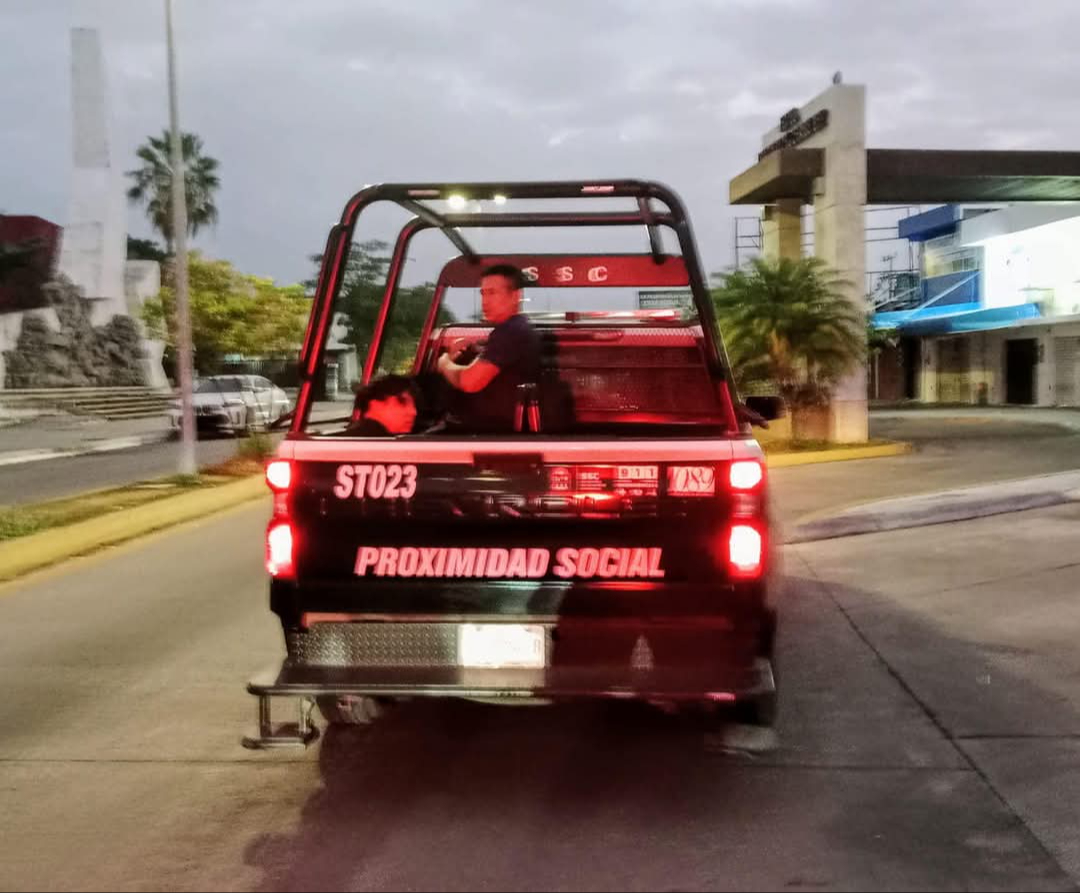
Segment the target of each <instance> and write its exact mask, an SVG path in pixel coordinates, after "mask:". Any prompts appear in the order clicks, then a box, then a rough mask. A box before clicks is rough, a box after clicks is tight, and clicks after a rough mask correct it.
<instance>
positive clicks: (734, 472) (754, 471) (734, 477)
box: [728, 459, 765, 490]
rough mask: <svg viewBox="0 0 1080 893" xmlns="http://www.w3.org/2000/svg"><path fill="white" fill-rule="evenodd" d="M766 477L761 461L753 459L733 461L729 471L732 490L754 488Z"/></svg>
mask: <svg viewBox="0 0 1080 893" xmlns="http://www.w3.org/2000/svg"><path fill="white" fill-rule="evenodd" d="M764 478H765V472H764V470H763V469H762V467H761V463H760V462H757V461H755V460H753V459H749V460H740V461H738V462H732V463H731V466H730V468H729V471H728V482H729V483H730V484H731V489H732V490H753V489H754V488H755V487H756V486H757V485H758V484H760V483H761V482H762V480H763V479H764Z"/></svg>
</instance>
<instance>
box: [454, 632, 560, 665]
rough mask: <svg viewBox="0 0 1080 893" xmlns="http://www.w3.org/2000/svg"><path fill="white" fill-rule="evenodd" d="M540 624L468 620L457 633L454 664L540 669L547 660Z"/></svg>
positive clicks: (544, 640) (544, 638)
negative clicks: (456, 654) (524, 624)
mask: <svg viewBox="0 0 1080 893" xmlns="http://www.w3.org/2000/svg"><path fill="white" fill-rule="evenodd" d="M546 642H547V637H546V636H545V635H544V628H543V627H542V626H523V625H519V624H514V623H487V624H478V623H470V624H466V625H464V626H462V627H461V632H460V634H459V636H458V663H459V665H460V666H462V667H483V668H485V669H498V670H503V669H510V668H527V669H537V668H542V667H544V666H545V665H546V663H547V649H546V647H545V645H546Z"/></svg>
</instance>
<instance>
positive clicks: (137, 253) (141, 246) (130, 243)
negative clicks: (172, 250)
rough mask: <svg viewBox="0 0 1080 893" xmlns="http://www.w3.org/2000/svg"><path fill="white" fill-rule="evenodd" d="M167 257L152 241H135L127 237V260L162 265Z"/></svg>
mask: <svg viewBox="0 0 1080 893" xmlns="http://www.w3.org/2000/svg"><path fill="white" fill-rule="evenodd" d="M168 256H169V255H168V254H166V253H165V249H164V248H162V247H161V246H160V245H159V244H158V243H157V242H155V241H154V240H153V239H136V238H133V237H132V236H128V240H127V257H128V260H156V261H157V262H158V263H159V264H160V263H164V262H165V259H166V258H167V257H168Z"/></svg>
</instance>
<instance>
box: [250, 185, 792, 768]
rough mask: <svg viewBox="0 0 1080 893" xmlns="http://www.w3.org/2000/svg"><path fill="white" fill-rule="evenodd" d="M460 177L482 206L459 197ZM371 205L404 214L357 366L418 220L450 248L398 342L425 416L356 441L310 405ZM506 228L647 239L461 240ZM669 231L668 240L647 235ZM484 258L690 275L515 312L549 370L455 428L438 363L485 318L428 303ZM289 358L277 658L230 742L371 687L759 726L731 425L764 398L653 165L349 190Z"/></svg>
mask: <svg viewBox="0 0 1080 893" xmlns="http://www.w3.org/2000/svg"><path fill="white" fill-rule="evenodd" d="M455 197H465V198H466V199H468V200H469V201H472V202H475V203H479V204H480V206H481V208H483V205H484V203H488V204H490V206H491V207H490V209H487V210H479V211H477V210H473V211H471V212H469V213H464V212H460V211H457V212H456V211H455V210H454V208H455V204H456V205H457V206H460V204H461V201H460V199H457V200H455ZM597 199H605V200H606V201H603V202H598V201H596V200H597ZM518 200H520V201H521V202H522V203H523V204H524V205H525V209H524V210H520V211H519V210H515V209H514V208H513V204H512V203H513V202H517V201H518ZM616 200H621V202H622V205H624V206H625V207H623V206H618V207H613V206H615V205H616V204H617V203H616ZM379 202H391V203H395V204H396V205H398V206H399V207H401V208H405V209H406V210H407V211H408V212H409V214H410V215H411V217H410V218H409V220H408V222H407V223H406V224H405V225H404V226H403V227H402V229H401V232H400V234H399V235H398V238H397V242H396V244H395V246H394V252H393V255H392V258H391V261H390V264H389V269H388V272H387V281H386V284H385V290H384V292H383V296H382V300H381V303H380V305H379V307H378V310H377V314H376V323H375V326H374V333H373V336H372V341H371V346H370V349H369V351H368V354H367V357H366V360H365V363H364V369H363V377H364V381H365V382H366V381H368V380H369V379H371V377H372V376H373V375H374V373H375V370H376V369H377V368H378V365H379V359H380V352H381V350H382V347H383V342H384V341H385V336H386V332H387V328H388V324H389V323H390V322H391V321H392V310H393V307H394V301H395V297H396V295H397V294H398V291H399V285H400V279H401V275H402V269H403V265H404V260H405V258H406V257H407V256H408V251H409V246H410V242H411V240H412V239H413V237H414V236H415V235H416V234H417V233H420V232H423V231H425V230H434V231H438V232H441V233H442V234H443V235H445V236H446V237H447V238H448V239H449V240H450V241H451V242H452V243H453V244H454V246H455V247H456V248H457V250H458V252H459V254H458V255H457V256H456V257H454V258H452V259H451V260H450V261H449V262H447V263H446V264H445V266H443V267H442V270H441V272H440V274H439V276H438V279H437V282H436V283H435V287H434V289H433V293H432V298H431V306H430V309H429V311H428V312H427V316H426V319H425V320H424V323H423V328H422V331H421V332H420V334H419V339H418V342H417V347H416V354H415V360H414V363H413V373H414V375H416V377H417V381H419V382H421V384H422V385H424V391H425V396H426V397H427V399H426V400H425V401H424V403H425V408H424V412H426V413H429V414H430V415H431V417H430V418H428V419H426V421H424V423H423V424H421V425H418V429H417V433H412V434H407V435H402V436H397V437H375V438H358V437H351V436H349V435H348V433H347V430H346V429H343V428H342V427H341V426H338V427H337V428H334V426H333V425H329V426H328V425H327V424H325V423H313V422H311V420H310V416H311V410H312V404H313V401H314V399H315V394H316V385H317V382H318V381H319V376H320V370H321V369H322V366H323V364H324V362H325V356H326V349H327V341H328V332H329V331H330V329H331V327H332V325H333V321H334V316H335V313H336V311H335V300H336V297H337V295H338V293H339V291H340V290H341V285H342V278H343V271H344V269H345V266H346V264H347V262H348V255H349V251H350V247H351V246H352V243H353V238H354V236H353V232H354V228H355V226H356V222H357V218H358V217H359V215H360V213H361V212H362V211H363V210H364V209H365V208H367V207H369V206H371V205H373V204H376V203H379ZM582 205H584V206H586V208H584V209H583V208H582V207H581V206H582ZM446 206H448V207H446ZM504 206H506V207H504ZM591 206H597V207H598V209H597V210H593V209H592V207H591ZM500 227H505V228H510V229H513V230H515V231H517V232H525V233H526V234H529V235H532V234H534V233H535V232H537V231H539V230H542V229H543V228H546V227H555V228H569V227H573V228H575V229H574V230H572V231H573V232H575V233H577V232H583V231H584V230H582V229H581V228H585V227H599V228H611V227H636V228H638V229H639V230H640V231H641V233H642V235H643V236H644V237H645V238H644V239H643V245H644V246H645V250H644V251H642V252H641V253H640V254H611V253H606V254H605V253H591V254H566V253H559V254H551V253H535V252H532V253H520V254H514V253H494V252H480V251H477V250H474V249H473V247H472V245H471V244H470V242H469V241H468V239H467V238H466V234H468V233H469V230H470V229H476V230H481V229H482V230H483V232H484V233H490V232H491V231H493V230H496V229H498V228H500ZM470 235H471V234H470ZM665 236H666V237H667V238H668V239H669V240H671V239H672V237H673V240H674V243H677V246H678V249H679V250H678V253H675V252H671V253H668V252H667V251H665V250H664V238H665ZM494 263H510V264H513V265H515V266H516V267H517V268H518V269H520V270H522V271H523V272H524V274H525V276H526V277H527V279H528V280H529V281H530V283H531V286H532V287H535V288H537V289H551V290H555V289H560V288H566V289H573V291H572V294H574V295H578V294H585V295H593V294H599V293H600V292H599V291H597V292H593V291H586V289H589V290H592V289H596V290H603V289H620V288H621V289H624V290H625V289H664V290H666V291H667V292H668V293H670V292H672V291H674V292H675V293H677V294H680V295H685V296H686V301H687V308H686V310H685V311H684V310H681V309H679V308H669V309H658V310H627V309H622V310H615V311H612V310H598V311H596V310H594V311H590V310H586V309H581V310H569V311H558V312H550V313H536V314H533V315H532V317H531V319H532V324H533V325H534V326H535V327H536V328H537V330H538V331H539V333H540V337H541V343H542V345H543V350H542V362H541V372H540V375H539V381H538V382H536V383H535V384H532V385H528V384H526V385H522V386H520V387H519V388H518V391H519V392H520V393H519V397H518V399H519V405H518V411H517V413H516V415H515V425H514V430H513V431H512V432H508V433H502V434H490V433H475V432H470V431H468V430H467V429H463V428H462V427H461V426H453V425H446V424H440V423H439V421H440V420H439V418H438V412H437V410H438V407H437V403H438V400H439V396H438V394H437V391H438V389H437V388H432V387H431V383H432V382H433V381H434V380H436V379H437V378H438V376H437V375H436V374H435V372H434V370H435V368H436V364H437V360H438V358H439V356H440V354H441V353H442V352H443V351H444V350H445V349H446V348H447V347H448V346H449V345H450V344H452V343H455V344H460V341H461V339H464V340H466V341H471V342H483V340H484V339H485V337H486V336H487V334H488V332H489V327H488V326H487V325H485V324H481V323H462V324H459V323H453V324H449V325H445V324H443V325H441V324H439V322H438V320H439V310H440V307H441V306H442V304H443V301H444V299H445V298H446V296H447V294H448V292H450V291H452V290H455V289H457V290H461V289H466V290H468V289H473V290H475V288H476V287H477V286H478V285H479V278H480V274H481V271H482V270H483V269H485V268H486V267H487V266H488V265H490V264H494ZM531 291H532V288H531V287H530V289H528V290H527V293H528V292H531ZM565 294H571V292H566V293H565ZM646 294H647V292H646ZM575 300H577V299H575ZM581 303H582V304H585V303H594V304H595V303H602V302H587V301H586V300H585V299H584V298H582V299H581ZM300 363H301V375H302V380H303V386H302V388H301V390H300V393H299V396H298V399H297V406H296V410H295V412H294V414H293V417H292V419H291V428H290V430H289V432H288V435H287V436H286V438H285V439H284V441H283V442H282V443H281V445H280V448H279V450H278V454H277V457H276V458H275V459H274V460H273V461H271V462H270V463H269V464H268V466H267V471H266V477H267V482H268V484H269V486H270V489H271V490H272V491H273V517H272V519H271V521H270V523H269V526H268V529H267V534H266V565H267V569H268V571H269V574H270V578H271V579H270V607H271V609H272V610H273V612H274V613H275V614H276V615H277V616H278V617H279V618H280V621H281V625H282V629H283V631H284V639H285V647H286V653H287V656H286V658H285V660H284V662H283V664H282V665H281V666H280V668H275V669H274V670H272V671H271V672H268V673H266V674H264V675H263V676H260V677H257V678H256V679H254V680H253V681H252V682H250V683H249V686H248V690H249V691H250V692H251V693H252V694H253V695H255V696H256V697H257V699H258V733H257V734H256V735H254V736H252V737H250V738H248V739H245V744H246V745H248V746H251V747H270V746H279V745H287V744H288V745H292V744H306V743H308V742H309V741H311V740H313V739H314V738H315V737H316V736H317V730H316V727H315V725H314V723H313V722H312V718H311V713H312V710H313V706H314V705H317V706H318V708H319V709H320V711H321V712H322V714H323V717H324V718H325V719H326V721H327V722H330V723H349V722H356V721H361V720H362V719H363V718H364V717H365V716H366V713H367V708H366V706H365V705H368V704H370V703H372V702H373V701H378V700H379V699H396V698H401V697H417V696H440V697H445V696H450V697H460V698H476V699H501V698H506V699H517V698H525V699H544V700H562V699H571V698H624V699H638V700H643V701H647V702H651V703H658V704H663V705H674V706H676V707H685V708H687V709H692V710H694V711H700V712H701V713H702V714H703V715H718V714H719V715H720V716H723V715H724V714H727V715H731V714H733V713H734V714H735V715H737V716H739V717H741V718H742V720H743V721H748V722H756V723H761V724H769V723H771V722H772V720H773V717H774V714H775V709H776V682H775V676H774V670H773V643H774V638H775V631H776V611H775V606H774V604H773V601H772V599H771V598H770V578H771V576H772V561H771V558H770V553H771V550H772V546H773V543H772V538H771V536H770V525H769V515H768V498H767V490H766V471H765V465H764V458H763V454H762V451H761V449H760V447H759V446H758V444H757V442H756V441H755V440H754V439H753V437H752V436H751V434H750V427H749V424H748V422H747V421H746V420H747V419H748V418H750V417H754V416H756V415H757V414H759V413H760V414H762V415H766V416H767V415H768V414H769V413H768V408H767V406H763V405H758V406H753V401H751V400H748V401H747V404H749V405H751V406H753V409H750V408H749V407H748V406H744V405H743V403H741V402H740V401H739V399H738V395H737V393H736V390H735V385H734V382H733V380H732V377H731V373H730V370H729V367H728V363H727V360H726V356H725V353H724V349H723V344H722V341H721V339H720V335H719V331H718V329H717V325H716V321H715V319H714V316H713V310H712V304H711V302H710V299H709V295H708V291H707V287H706V283H705V279H704V277H703V275H702V268H701V264H700V262H699V260H698V256H697V251H696V247H695V244H694V239H693V234H692V231H691V228H690V223H689V220H688V218H687V215H686V212H685V210H684V208H683V205H682V203H681V202H680V200H679V199H678V197H677V196H676V195H675V194H674V193H673V192H672V191H671V190H669V189H667V188H666V187H663V186H661V185H659V184H656V183H651V182H645V181H608V182H588V183H584V182H574V183H565V182H563V183H518V184H511V183H502V184H495V183H488V184H454V185H443V184H422V185H383V186H372V187H367V188H365V189H364V190H362V191H361V192H360V193H359V194H357V195H356V196H355V197H354V198H353V199H352V200H351V201H350V202H349V204H348V205H347V207H346V209H345V212H344V214H343V216H342V220H341V222H340V224H338V225H337V226H335V227H334V228H333V230H332V231H331V234H330V237H329V240H328V243H327V247H326V252H325V254H324V259H323V267H322V271H321V274H320V278H319V283H318V288H317V293H316V296H315V300H314V306H313V309H312V314H311V319H310V322H309V325H308V332H307V336H306V339H305V344H304V348H303V350H302V353H301V357H300ZM439 380H440V381H441V379H439ZM433 404H435V405H434V408H433ZM283 698H293V699H295V700H296V702H297V703H298V705H299V716H298V718H297V720H296V721H293V722H286V723H278V722H276V721H275V720H274V719H273V718H272V716H271V705H272V703H273V702H274V701H275V700H276V699H283ZM723 705H728V706H727V708H726V709H722V710H718V708H722V707H723Z"/></svg>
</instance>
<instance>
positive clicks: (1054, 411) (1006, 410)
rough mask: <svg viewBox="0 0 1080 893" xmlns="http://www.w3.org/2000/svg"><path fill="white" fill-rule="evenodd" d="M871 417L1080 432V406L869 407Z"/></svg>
mask: <svg viewBox="0 0 1080 893" xmlns="http://www.w3.org/2000/svg"><path fill="white" fill-rule="evenodd" d="M870 417H871V418H872V419H883V420H884V419H888V420H891V421H898V420H901V419H978V420H982V421H991V422H993V421H1000V422H1020V423H1027V424H1031V425H1056V426H1058V427H1059V428H1065V429H1068V430H1069V431H1075V432H1078V433H1080V409H1069V408H1054V407H1037V406H1032V407H1019V406H971V407H966V406H965V407H940V408H930V407H927V408H925V409H872V410H870Z"/></svg>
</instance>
